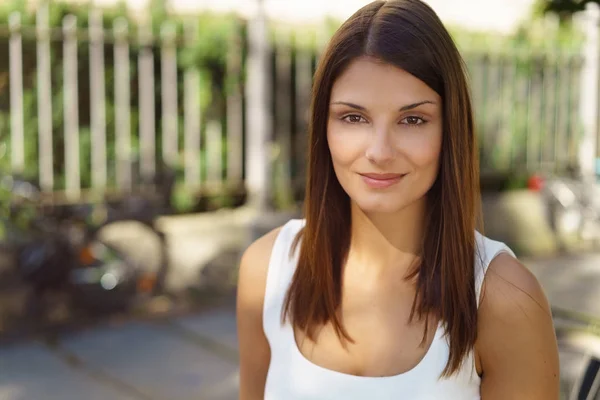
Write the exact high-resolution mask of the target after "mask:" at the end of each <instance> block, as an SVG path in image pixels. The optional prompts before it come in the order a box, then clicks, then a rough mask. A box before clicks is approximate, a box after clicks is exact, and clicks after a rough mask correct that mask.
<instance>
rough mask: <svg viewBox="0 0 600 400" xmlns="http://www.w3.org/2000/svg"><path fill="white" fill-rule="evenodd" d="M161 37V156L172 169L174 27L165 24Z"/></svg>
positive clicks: (174, 142) (174, 150)
mask: <svg viewBox="0 0 600 400" xmlns="http://www.w3.org/2000/svg"><path fill="white" fill-rule="evenodd" d="M161 36H162V41H161V45H162V46H161V75H162V76H161V92H162V93H161V96H162V155H163V161H164V162H165V163H166V164H167V165H168V166H169V167H174V165H175V163H176V161H177V154H178V152H179V144H178V134H179V133H178V126H177V125H178V123H177V47H176V43H175V39H176V31H175V26H174V25H173V24H172V23H165V24H164V25H163V26H162V29H161Z"/></svg>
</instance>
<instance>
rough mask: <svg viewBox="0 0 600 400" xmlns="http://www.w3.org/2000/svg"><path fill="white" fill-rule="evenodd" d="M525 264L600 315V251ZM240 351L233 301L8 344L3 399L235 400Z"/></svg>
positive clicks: (562, 298) (578, 306)
mask: <svg viewBox="0 0 600 400" xmlns="http://www.w3.org/2000/svg"><path fill="white" fill-rule="evenodd" d="M525 263H526V264H527V265H528V266H529V267H530V268H531V269H532V271H533V272H534V273H535V274H536V275H537V276H538V278H539V279H540V281H541V282H542V285H543V286H544V288H545V290H546V293H547V295H548V297H549V298H550V301H551V302H552V303H553V304H554V305H558V306H560V307H561V308H567V309H571V310H574V311H579V312H587V313H590V314H593V315H596V316H599V317H600V255H596V256H580V257H567V258H563V259H558V260H546V261H535V262H534V261H528V260H525ZM236 348H237V340H236V329H235V313H234V308H233V305H229V306H225V307H222V308H218V309H214V310H212V311H209V312H204V313H202V314H199V315H194V316H188V317H183V318H179V319H174V320H171V321H168V322H161V323H150V322H148V323H142V322H130V323H125V324H123V325H119V326H109V327H104V328H100V329H95V330H90V331H85V332H81V333H78V334H73V335H71V336H68V337H64V338H62V339H61V340H60V341H59V342H58V343H57V344H56V345H54V346H48V345H45V344H41V343H24V344H19V345H14V346H10V347H4V348H0V399H1V400H96V399H98V400H106V399H111V400H192V399H194V400H202V399H206V400H234V399H237V365H236V358H237V355H236V354H237V353H236V352H237V350H236ZM568 357H569V356H568V355H566V356H564V357H563V358H564V360H566V361H565V362H567V361H569V358H568ZM576 361H577V360H575V361H572V360H571V361H569V362H570V363H571V364H572V363H576Z"/></svg>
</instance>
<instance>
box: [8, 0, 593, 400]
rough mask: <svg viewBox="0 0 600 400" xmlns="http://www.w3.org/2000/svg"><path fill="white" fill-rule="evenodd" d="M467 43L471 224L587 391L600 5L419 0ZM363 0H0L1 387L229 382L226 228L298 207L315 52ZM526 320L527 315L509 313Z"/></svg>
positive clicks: (23, 395) (117, 392)
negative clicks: (475, 171)
mask: <svg viewBox="0 0 600 400" xmlns="http://www.w3.org/2000/svg"><path fill="white" fill-rule="evenodd" d="M427 2H428V3H429V4H430V5H431V6H432V7H433V8H434V9H435V10H436V12H438V14H439V16H440V18H441V19H442V20H443V21H444V23H445V24H446V25H447V27H448V28H449V30H450V32H451V34H452V35H453V37H454V38H455V40H456V42H457V44H458V46H459V48H460V50H461V53H462V55H463V57H464V59H465V62H466V65H467V69H468V72H469V77H470V80H471V87H472V93H473V102H474V107H475V114H476V126H477V133H478V135H479V146H480V149H479V150H480V156H481V161H480V163H481V175H482V177H481V187H482V195H483V211H484V222H485V234H486V235H487V236H489V237H491V238H493V239H496V240H501V241H504V242H506V243H507V244H509V245H510V246H511V247H512V248H513V249H514V250H515V252H517V254H518V255H519V257H520V259H521V260H522V261H523V262H524V263H525V264H526V265H527V266H528V267H529V268H530V269H531V270H532V271H533V272H534V273H535V274H536V276H538V278H539V279H540V281H541V283H542V285H543V286H544V289H545V290H546V293H547V295H548V297H549V299H550V302H551V303H552V307H553V313H554V318H555V325H556V331H557V336H558V338H559V344H560V349H561V368H562V371H561V382H562V392H563V393H562V396H563V397H562V398H564V399H587V400H594V399H596V400H598V399H600V373H599V371H600V361H599V360H600V178H599V177H600V157H599V156H600V151H599V149H600V145H599V140H598V138H599V132H600V131H599V122H600V118H599V117H600V102H599V98H600V96H599V94H600V90H599V89H600V10H599V7H598V3H599V1H591V0H587V1H584V0H502V1H500V0H455V1H445V0H428V1H427ZM367 3H368V1H364V0H319V1H317V0H302V1H300V0H120V1H119V0H96V1H84V0H73V1H58V0H55V1H44V0H38V1H33V0H0V399H1V400H22V399H27V400H37V399H40V400H46V399H61V400H68V399H75V400H78V399H107V398H109V399H144V400H146V399H191V398H194V399H235V398H237V365H236V363H237V348H236V347H237V342H236V340H237V339H236V332H235V310H234V303H235V282H236V278H237V265H238V262H239V257H240V254H241V252H242V251H243V250H244V249H245V247H246V246H247V245H248V244H249V243H250V242H251V241H253V240H254V239H256V238H257V237H259V236H260V235H262V234H263V233H266V232H267V231H269V230H270V229H272V228H274V227H276V226H278V225H280V224H282V223H284V222H285V221H286V220H288V219H289V218H294V217H299V216H301V209H302V204H301V203H302V199H303V190H304V175H305V166H306V144H307V143H306V142H307V135H306V130H307V112H308V104H309V97H310V87H311V81H312V75H313V72H314V69H315V65H316V63H317V62H318V59H319V56H320V54H321V52H322V51H323V49H324V46H325V45H326V44H327V41H328V39H329V38H330V36H331V35H332V33H333V32H334V31H335V30H336V29H337V27H339V25H340V24H341V22H343V21H344V19H346V18H347V17H348V16H350V15H351V14H352V13H353V12H354V11H356V10H357V9H358V8H359V7H361V6H363V5H365V4H367ZM516 334H518V333H516Z"/></svg>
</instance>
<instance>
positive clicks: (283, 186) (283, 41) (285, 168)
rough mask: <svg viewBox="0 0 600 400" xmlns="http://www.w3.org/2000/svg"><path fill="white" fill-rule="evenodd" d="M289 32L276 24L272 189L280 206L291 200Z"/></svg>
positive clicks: (290, 56) (290, 62) (290, 66)
mask: <svg viewBox="0 0 600 400" xmlns="http://www.w3.org/2000/svg"><path fill="white" fill-rule="evenodd" d="M290 39H291V31H290V30H289V29H288V28H286V27H279V28H278V29H277V30H276V32H275V48H276V49H277V52H276V59H275V82H276V83H275V88H276V90H275V129H276V133H275V140H276V142H277V149H278V157H277V162H276V164H275V165H276V169H275V172H276V173H275V176H276V179H275V182H276V183H275V184H276V187H275V188H274V192H275V195H276V198H277V200H278V203H279V204H278V205H279V206H290V205H291V204H292V202H293V195H292V189H293V187H292V179H291V170H292V169H291V159H290V158H291V154H292V151H291V150H292V132H291V128H292V113H291V111H292V101H291V100H292V99H291V95H290V92H291V81H292V76H291V73H292V71H291V68H292V50H291V46H292V44H291V40H290Z"/></svg>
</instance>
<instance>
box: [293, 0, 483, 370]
mask: <svg viewBox="0 0 600 400" xmlns="http://www.w3.org/2000/svg"><path fill="white" fill-rule="evenodd" d="M361 56H369V57H373V58H376V59H379V60H381V61H382V62H385V63H388V64H391V65H395V66H397V67H399V68H401V69H403V70H405V71H407V72H409V73H410V74H412V75H414V76H415V77H417V78H419V79H420V80H422V81H423V82H425V83H426V84H427V85H428V86H429V87H431V88H432V89H433V90H435V91H436V92H437V93H438V94H439V95H440V97H441V98H442V103H443V105H442V107H443V112H442V118H443V139H442V152H441V156H440V157H441V158H440V170H439V174H438V177H437V179H436V181H435V183H434V184H433V186H432V187H431V189H430V191H429V193H428V194H427V202H428V203H427V223H426V231H425V235H424V240H423V243H422V255H421V262H420V264H419V265H416V266H415V268H414V269H413V270H412V272H411V274H410V276H409V277H407V279H415V282H416V286H417V288H416V289H417V292H416V296H415V300H414V303H413V305H412V311H411V319H413V318H414V317H415V315H416V316H417V317H418V318H419V319H421V318H423V319H425V321H427V318H426V317H427V316H435V317H437V318H439V320H440V321H441V322H442V323H443V324H444V326H445V329H446V332H447V333H448V335H449V339H450V354H449V360H448V364H447V365H446V368H445V369H444V372H443V375H444V376H449V375H451V374H453V373H455V372H456V371H457V370H458V369H459V368H460V366H461V362H462V360H463V359H464V358H465V356H466V355H467V354H468V352H469V351H470V350H471V349H472V348H473V345H474V343H475V339H476V334H477V299H476V294H475V293H476V292H475V282H474V281H475V278H474V276H475V274H474V273H475V271H474V261H475V251H476V249H475V228H476V224H477V222H479V221H478V216H479V215H480V202H479V169H478V155H477V146H476V143H475V134H474V128H473V116H472V109H471V100H470V94H469V87H468V83H467V77H466V73H465V67H464V62H463V60H462V58H461V56H460V54H459V53H458V50H457V48H456V46H455V44H454V42H453V41H452V38H451V37H450V35H449V33H448V32H447V30H446V29H445V28H444V26H443V24H442V22H441V21H440V20H439V18H438V17H437V15H436V14H435V12H434V11H433V10H432V9H431V8H430V7H429V6H427V5H426V4H425V3H423V2H421V1H420V0H391V1H375V2H373V3H371V4H369V5H367V6H365V7H363V8H362V9H360V10H359V11H357V12H356V13H355V14H354V15H353V16H352V17H350V18H349V19H348V20H347V21H346V22H345V23H344V24H343V25H342V26H341V27H340V28H339V29H338V31H337V32H336V33H335V35H334V36H333V38H332V39H331V41H330V43H329V46H328V48H327V49H326V51H325V53H324V55H323V56H322V57H321V60H320V62H319V65H318V68H317V71H316V74H315V78H314V83H313V92H312V104H311V113H310V124H309V141H310V142H309V143H310V146H309V155H308V178H307V183H306V198H305V217H306V225H305V227H304V229H303V230H302V231H301V232H300V233H299V235H298V237H297V238H296V242H295V245H294V248H296V247H297V245H298V243H299V242H300V240H301V241H302V245H301V246H300V249H299V259H298V266H297V269H296V271H295V274H294V277H293V280H292V283H291V286H290V288H289V291H288V293H287V297H286V301H285V307H284V311H283V315H282V318H283V319H285V318H286V317H287V316H290V317H291V320H292V322H293V324H294V325H295V326H296V327H298V328H299V329H302V330H304V331H305V332H306V334H307V335H308V336H309V337H310V338H311V339H312V338H314V336H313V334H314V329H313V328H315V327H316V326H317V325H319V324H323V323H326V322H331V323H332V324H333V326H334V328H335V330H336V332H337V334H338V336H339V337H340V340H342V339H345V340H349V341H351V338H350V336H349V335H348V333H347V331H346V330H345V328H344V326H343V324H342V323H341V321H340V319H339V316H338V314H337V311H338V309H339V306H340V303H341V298H342V289H341V281H342V280H341V271H342V266H343V263H344V262H345V260H346V257H347V254H348V251H349V247H350V235H351V233H350V232H351V229H350V228H351V227H350V225H351V220H350V199H349V198H348V195H347V194H346V193H345V191H344V190H343V189H342V187H341V186H340V184H339V182H338V180H337V178H336V176H335V172H334V170H333V166H332V161H331V156H330V153H329V148H328V144H327V120H328V117H329V101H330V95H331V89H332V86H333V83H334V82H335V80H336V79H337V78H338V77H339V76H340V74H342V73H343V71H344V70H345V68H347V67H348V65H349V64H350V63H351V62H352V61H353V60H355V59H357V58H358V57H361ZM427 330H428V327H427V324H426V325H425V336H424V340H425V337H426V335H427Z"/></svg>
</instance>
